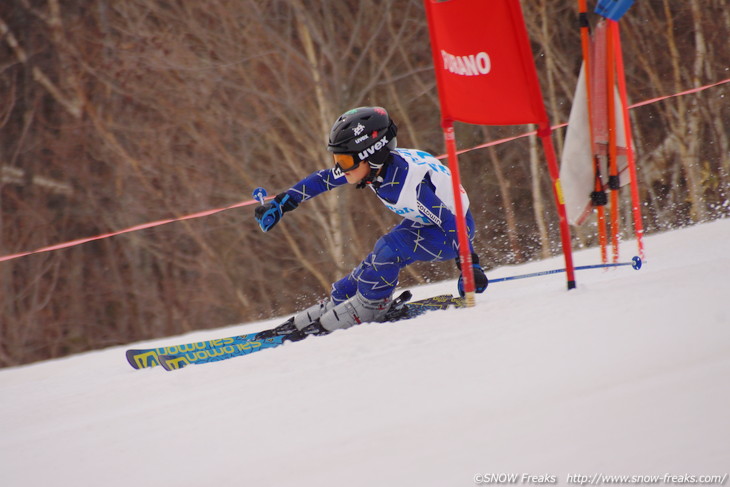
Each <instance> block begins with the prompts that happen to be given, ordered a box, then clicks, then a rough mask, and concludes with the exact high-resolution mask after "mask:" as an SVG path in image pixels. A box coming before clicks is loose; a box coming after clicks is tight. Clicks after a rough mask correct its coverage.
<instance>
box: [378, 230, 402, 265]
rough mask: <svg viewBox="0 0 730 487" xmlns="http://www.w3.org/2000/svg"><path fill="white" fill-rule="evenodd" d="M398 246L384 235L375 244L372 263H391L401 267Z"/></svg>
mask: <svg viewBox="0 0 730 487" xmlns="http://www.w3.org/2000/svg"><path fill="white" fill-rule="evenodd" d="M398 248H399V247H398V244H397V243H396V242H393V241H392V240H391V239H390V238H388V236H387V235H384V236H382V237H380V238H379V239H378V241H377V242H375V248H374V249H373V261H375V262H378V263H386V262H387V263H392V264H395V265H397V266H398V267H402V265H401V263H402V261H403V259H402V257H401V255H400V252H399V251H398Z"/></svg>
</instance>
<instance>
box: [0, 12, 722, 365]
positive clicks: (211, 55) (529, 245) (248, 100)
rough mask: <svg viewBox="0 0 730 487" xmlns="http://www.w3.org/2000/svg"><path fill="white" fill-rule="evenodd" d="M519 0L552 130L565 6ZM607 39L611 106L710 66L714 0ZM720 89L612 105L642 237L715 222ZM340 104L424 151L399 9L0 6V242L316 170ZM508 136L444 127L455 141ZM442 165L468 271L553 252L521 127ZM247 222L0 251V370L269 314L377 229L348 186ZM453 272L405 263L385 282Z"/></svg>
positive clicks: (431, 92)
mask: <svg viewBox="0 0 730 487" xmlns="http://www.w3.org/2000/svg"><path fill="white" fill-rule="evenodd" d="M522 5H523V9H524V13H525V19H526V22H527V27H528V31H529V33H530V36H531V40H532V45H533V51H534V54H535V61H536V63H537V68H538V73H539V76H540V81H541V84H542V88H543V95H544V98H545V102H546V105H547V108H548V113H549V114H550V117H551V120H552V121H553V122H554V123H557V122H564V121H567V119H568V113H569V110H570V106H571V99H572V94H573V90H574V88H575V84H576V78H577V73H578V68H579V65H580V61H581V49H580V35H579V30H578V24H577V20H576V7H577V2H575V1H574V0H523V1H522ZM593 6H594V4H593V2H589V7H590V8H592V7H593ZM597 20H598V19H597V18H595V16H591V22H592V23H595V22H596V21H597ZM621 32H622V41H623V47H624V50H623V52H624V58H625V63H626V74H627V81H628V89H629V98H630V100H629V101H630V102H631V103H635V102H639V101H643V100H646V99H649V98H652V97H657V96H661V95H667V94H672V93H677V92H680V91H683V90H686V89H689V88H693V87H699V86H702V85H704V84H708V83H712V82H715V81H720V80H723V79H726V78H728V77H730V49H729V48H728V39H729V38H730V9H728V2H727V1H725V0H687V1H677V0H671V1H670V0H641V1H638V2H636V4H635V5H634V6H633V7H632V8H631V10H629V12H628V14H627V15H626V16H625V17H624V19H622V20H621ZM727 86H728V85H721V86H717V87H714V88H710V89H708V90H706V91H703V92H701V93H697V94H692V95H687V96H683V97H676V98H672V99H669V100H665V101H661V102H658V103H654V104H651V105H647V106H644V107H641V108H637V109H635V110H633V111H632V114H631V116H632V122H633V127H634V132H633V133H634V137H635V145H636V149H637V157H638V159H637V163H638V171H639V179H640V187H641V198H642V201H643V202H644V207H643V212H644V224H645V227H646V229H647V231H648V232H657V231H662V230H666V229H670V228H676V227H680V226H684V225H688V224H692V223H694V222H701V221H706V220H711V219H716V218H722V217H727V216H728V215H729V214H730V206H729V203H728V201H729V200H730V198H729V193H730V140H729V138H730V130H728V125H729V123H730V105H729V104H728V102H727V100H728V98H729V97H728V95H729V94H730V93H729V90H728V88H727ZM361 105H382V106H385V107H387V108H388V109H389V111H390V112H391V114H392V116H393V118H394V119H395V120H396V121H397V123H398V125H399V128H400V133H399V135H398V140H399V144H400V145H401V146H403V147H418V148H422V149H424V150H427V151H429V152H431V153H434V154H441V153H443V151H444V146H443V138H442V132H441V128H440V123H439V122H440V120H439V104H438V99H437V95H436V87H435V80H434V76H433V70H432V61H431V53H430V46H429V40H428V31H427V26H426V21H425V15H424V10H423V5H422V1H421V0H392V1H387V0H382V1H375V0H358V1H355V0H337V1H334V0H286V1H280V0H194V1H193V0H124V1H120V2H114V1H110V0H69V1H64V2H61V1H60V0H3V1H2V2H0V168H1V169H2V172H1V173H0V174H1V179H0V190H1V198H0V255H8V254H13V253H17V252H22V251H26V250H33V249H37V248H40V247H44V246H47V245H50V244H54V243H60V242H65V241H69V240H74V239H78V238H82V237H88V236H93V235H97V234H101V233H105V232H110V231H114V230H120V229H123V228H127V227H130V226H134V225H137V224H140V223H145V222H148V221H153V220H158V219H164V218H171V217H175V216H181V215H186V214H190V213H194V212H197V211H201V210H206V209H211V208H218V207H224V206H227V205H230V204H233V203H236V202H239V201H243V200H247V199H250V197H251V191H252V189H253V188H255V187H256V186H265V187H266V188H267V189H268V190H269V192H270V193H272V194H275V193H277V192H279V191H282V190H284V189H286V188H287V187H289V186H290V185H291V184H293V183H294V182H296V181H298V180H299V179H300V178H302V177H304V176H305V175H307V174H309V173H310V172H312V171H314V170H316V169H319V168H322V167H326V166H328V165H329V164H330V159H329V157H328V154H327V152H326V150H325V141H326V135H327V133H328V130H329V127H330V125H331V123H332V122H333V120H334V119H335V117H336V116H337V115H339V114H340V113H341V112H343V111H344V110H346V109H349V108H352V107H355V106H361ZM528 129H530V128H529V127H524V126H521V127H477V126H470V125H464V124H459V125H458V126H457V127H456V131H457V138H458V145H459V148H468V147H472V146H474V145H477V144H480V143H483V142H487V141H490V140H495V139H498V138H500V137H505V136H509V135H515V134H519V133H523V132H525V131H527V130H528ZM563 136H564V132H563V131H562V130H558V131H556V133H555V144H556V148H557V150H558V151H560V150H561V147H562V138H563ZM460 166H461V172H462V177H463V179H464V181H465V186H466V188H467V190H468V191H469V194H470V196H471V200H472V205H473V206H472V208H473V210H474V212H475V217H476V218H477V223H478V234H477V243H476V246H477V249H478V251H479V253H480V254H481V258H482V262H483V263H484V264H485V265H486V267H487V268H490V267H493V266H497V265H504V264H510V263H516V262H523V261H526V260H530V259H535V258H540V257H541V256H545V255H549V254H551V253H556V252H559V234H558V225H557V219H556V217H555V209H554V205H553V200H552V193H551V191H550V184H549V178H548V177H547V174H546V172H547V171H546V170H545V167H544V163H543V157H542V152H541V149H540V147H539V145H538V144H536V142H535V141H534V140H530V139H529V138H523V139H520V140H518V141H514V142H511V143H507V144H502V145H499V146H496V147H493V148H489V149H482V150H475V151H471V152H468V153H466V154H464V155H462V156H461V157H460ZM624 191H626V193H627V194H626V195H623V196H622V198H623V200H624V201H628V189H626V190H624ZM624 208H626V213H627V214H626V215H624V228H623V229H624V230H626V231H627V232H628V231H630V230H631V228H630V219H629V218H628V212H629V210H630V207H629V205H628V204H626V205H624ZM252 213H253V209H252V207H244V208H241V209H236V210H229V211H225V212H222V213H218V214H216V215H214V216H210V217H207V218H201V219H196V220H189V221H186V222H179V223H172V224H168V225H164V226H161V227H157V228H153V229H148V230H143V231H138V232H134V233H130V234H125V235H122V236H117V237H113V238H109V239H104V240H100V241H97V242H92V243H87V244H84V245H80V246H76V247H73V248H69V249H66V250H61V251H56V252H48V253H42V254H36V255H31V256H28V257H24V258H19V259H15V260H11V261H7V262H3V263H0V365H2V366H8V365H16V364H21V363H26V362H30V361H34V360H40V359H45V358H49V357H58V356H63V355H66V354H70V353H75V352H80V351H83V350H89V349H93V348H100V347H107V346H111V345H116V344H121V343H127V342H130V341H133V340H141V339H146V338H151V337H158V336H163V335H170V334H175V333H181V332H185V331H189V330H193V329H200V328H206V327H220V326H224V325H227V324H230V323H237V322H245V321H248V320H254V319H258V318H262V317H269V316H276V315H284V314H286V313H289V312H291V311H293V310H294V309H295V308H298V307H301V306H303V305H305V304H309V303H310V302H311V301H312V300H314V299H316V298H320V297H323V296H324V295H326V294H327V292H328V290H329V285H330V282H331V281H333V280H334V279H336V278H338V277H340V276H342V275H344V273H346V272H348V271H349V269H351V267H352V266H353V265H355V264H356V263H357V262H359V260H360V259H361V258H362V257H363V256H364V255H366V253H367V252H368V251H369V250H370V247H371V246H372V244H373V243H374V242H375V240H376V239H377V237H378V236H379V235H380V234H382V233H383V232H385V231H386V230H387V229H388V228H389V227H390V226H392V225H393V224H395V223H396V222H397V217H396V216H395V215H392V214H391V213H390V212H389V211H387V210H386V209H385V208H383V207H382V205H381V203H380V202H379V201H377V199H376V198H375V197H374V195H372V194H370V193H369V192H368V191H358V190H356V189H355V188H353V187H347V188H341V189H340V190H338V191H335V192H332V193H329V194H325V195H322V196H321V197H319V198H316V199H315V200H312V201H309V202H307V203H305V204H303V205H302V206H301V207H300V208H299V209H298V210H297V211H296V212H293V213H289V214H287V215H286V217H285V220H284V222H283V223H282V224H280V225H279V226H277V228H276V229H274V230H273V231H272V232H270V233H268V234H264V233H262V232H261V231H260V230H259V229H258V227H257V225H256V223H255V221H254V219H253V216H252ZM573 231H574V246H575V248H579V247H581V246H584V245H593V244H594V243H595V240H596V238H595V236H594V227H593V226H591V225H588V227H587V228H579V229H573ZM633 251H634V249H627V250H624V254H623V256H624V257H629V256H630V255H627V254H628V253H631V252H633ZM647 252H648V256H649V258H650V257H651V249H650V248H649V249H647ZM456 275H457V274H456V269H455V267H454V266H453V265H452V264H451V263H443V264H439V265H431V264H428V265H426V264H423V265H417V266H414V267H413V268H412V269H409V270H408V271H407V272H405V273H404V274H403V275H402V278H401V283H402V284H417V283H422V282H426V281H429V280H440V279H445V278H452V277H456Z"/></svg>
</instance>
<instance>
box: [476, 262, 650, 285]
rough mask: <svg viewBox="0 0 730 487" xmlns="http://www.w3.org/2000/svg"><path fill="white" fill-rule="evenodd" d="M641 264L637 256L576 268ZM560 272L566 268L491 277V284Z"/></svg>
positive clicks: (639, 267) (637, 265)
mask: <svg viewBox="0 0 730 487" xmlns="http://www.w3.org/2000/svg"><path fill="white" fill-rule="evenodd" d="M641 264H642V262H641V258H639V257H638V256H636V257H634V258H632V259H631V262H616V263H613V264H595V265H583V266H578V267H576V268H575V270H576V271H582V270H585V269H600V268H602V267H621V266H627V265H630V266H631V267H632V268H633V269H635V270H637V271H638V270H639V269H641ZM560 272H565V269H553V270H551V271H542V272H533V273H531V274H521V275H519V276H510V277H499V278H497V279H490V280H489V284H492V283H495V282H502V281H513V280H515V279H526V278H528V277H538V276H547V275H549V274H558V273H560Z"/></svg>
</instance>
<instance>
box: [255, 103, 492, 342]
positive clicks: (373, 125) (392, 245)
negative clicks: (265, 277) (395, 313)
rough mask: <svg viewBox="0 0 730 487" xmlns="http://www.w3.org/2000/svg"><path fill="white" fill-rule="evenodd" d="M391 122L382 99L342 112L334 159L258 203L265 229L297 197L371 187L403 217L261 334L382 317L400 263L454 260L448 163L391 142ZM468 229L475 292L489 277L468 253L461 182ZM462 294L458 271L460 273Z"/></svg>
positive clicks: (315, 330) (292, 334)
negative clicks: (326, 293) (308, 301)
mask: <svg viewBox="0 0 730 487" xmlns="http://www.w3.org/2000/svg"><path fill="white" fill-rule="evenodd" d="M396 132H397V127H396V125H395V124H394V123H393V121H392V120H391V119H390V117H389V116H388V113H387V112H386V110H385V109H384V108H381V107H360V108H355V109H353V110H350V111H348V112H345V113H344V114H343V115H341V116H340V117H339V118H338V119H337V121H336V122H335V123H334V125H333V126H332V130H331V131H330V135H329V143H328V145H327V149H328V150H329V151H330V152H331V153H332V154H333V158H334V167H332V168H329V169H322V170H320V171H317V172H315V173H313V174H311V175H309V176H307V177H306V178H304V179H303V180H301V181H299V182H298V183H296V184H295V185H294V186H292V187H291V188H290V189H288V190H287V191H285V192H283V193H280V194H278V195H277V196H276V197H275V198H274V199H273V200H272V201H270V202H269V203H266V204H263V205H261V206H259V207H257V208H256V210H255V217H256V220H257V222H258V223H259V226H260V227H261V229H262V230H263V231H264V232H268V231H269V230H271V229H272V228H273V227H274V225H276V224H277V223H278V222H279V220H281V218H282V217H283V215H284V213H286V212H288V211H292V210H294V209H296V208H297V207H298V206H299V204H300V203H302V202H303V201H306V200H308V199H310V198H313V197H315V196H317V195H319V194H321V193H323V192H325V191H329V190H332V189H334V188H336V187H339V186H342V185H344V184H355V185H357V188H364V187H369V188H370V189H372V190H373V191H374V192H375V194H376V195H377V196H378V198H380V200H381V201H382V202H383V204H385V206H386V207H387V208H388V209H390V210H392V211H393V212H395V213H396V214H398V215H400V216H402V217H403V218H404V219H403V221H402V222H401V223H399V224H398V225H396V226H395V227H394V228H392V229H391V230H390V231H389V232H388V233H387V234H385V235H384V236H382V237H381V238H380V239H379V240H378V241H377V242H376V243H375V247H374V249H373V251H372V252H371V253H370V254H369V255H368V256H367V257H366V258H365V260H363V261H362V262H361V263H360V264H359V265H358V266H357V267H356V268H355V269H354V270H353V271H352V272H351V273H350V274H349V275H347V276H345V277H343V278H342V279H340V280H339V281H337V282H335V283H334V284H333V285H332V292H331V295H330V297H329V298H328V299H326V300H324V301H322V302H320V303H318V304H315V305H314V306H312V307H310V308H309V309H306V310H304V311H302V312H299V313H298V314H296V315H295V316H293V317H292V318H290V319H289V320H288V321H287V322H286V323H284V324H283V325H281V326H279V327H277V328H275V329H273V330H269V331H268V332H267V333H266V334H264V335H262V336H261V337H260V338H267V337H268V336H274V335H288V339H291V340H294V341H296V340H300V339H302V338H305V337H306V336H307V335H310V334H314V335H324V334H327V333H330V332H332V331H334V330H336V329H340V328H348V327H350V326H353V325H355V324H359V323H363V322H377V321H383V320H384V319H385V318H386V313H387V312H388V309H389V308H390V306H391V305H392V304H393V299H392V295H393V292H394V290H395V287H396V285H397V284H398V274H399V272H400V270H401V269H402V268H403V267H405V266H407V265H409V264H411V263H413V262H416V261H444V260H450V259H456V265H457V267H458V268H459V270H461V265H460V262H459V244H458V238H457V233H456V217H455V215H454V198H453V192H452V186H451V176H450V172H449V170H448V169H447V168H446V167H445V166H444V165H442V164H441V163H440V162H439V161H438V159H436V158H435V157H433V156H432V155H430V154H428V153H426V152H423V151H419V150H413V149H399V148H396ZM461 198H462V202H463V208H464V211H465V212H466V223H467V228H468V233H469V245H470V251H471V255H472V264H473V269H474V281H475V285H476V286H475V287H476V292H478V293H481V292H484V290H485V289H486V288H487V284H488V280H487V277H486V275H485V274H484V271H483V270H482V268H481V266H480V265H479V257H478V256H477V254H476V253H474V249H473V245H472V242H471V240H472V239H473V237H474V219H473V217H472V215H471V212H470V211H469V210H468V208H469V199H468V197H467V195H466V192H465V191H464V189H463V188H462V189H461ZM458 289H459V293H460V294H461V295H462V296H463V295H464V290H463V276H460V277H459V281H458Z"/></svg>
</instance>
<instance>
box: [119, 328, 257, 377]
mask: <svg viewBox="0 0 730 487" xmlns="http://www.w3.org/2000/svg"><path fill="white" fill-rule="evenodd" d="M258 333H259V332H256V333H249V334H247V335H239V336H233V337H227V338H217V339H214V340H206V341H202V342H193V343H185V344H183V345H173V346H171V347H160V348H143V349H131V350H127V353H126V355H127V362H129V365H131V366H132V367H133V368H135V369H144V368H147V367H156V366H157V365H159V360H158V357H159V356H160V355H179V354H183V353H197V352H203V351H206V350H212V349H217V348H219V347H228V346H235V345H242V344H245V343H248V342H249V341H250V340H253V339H254V338H256V335H258Z"/></svg>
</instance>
